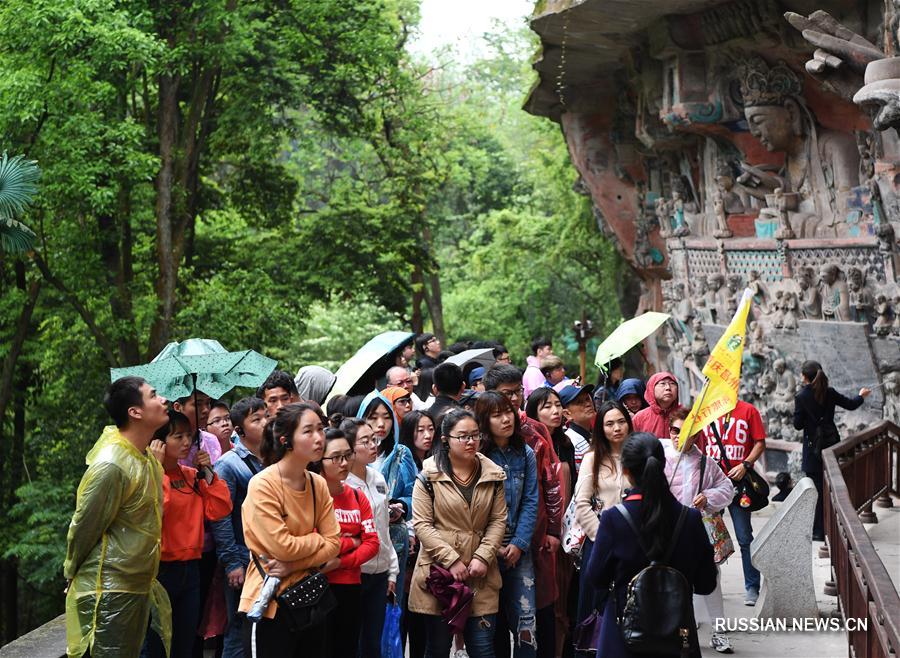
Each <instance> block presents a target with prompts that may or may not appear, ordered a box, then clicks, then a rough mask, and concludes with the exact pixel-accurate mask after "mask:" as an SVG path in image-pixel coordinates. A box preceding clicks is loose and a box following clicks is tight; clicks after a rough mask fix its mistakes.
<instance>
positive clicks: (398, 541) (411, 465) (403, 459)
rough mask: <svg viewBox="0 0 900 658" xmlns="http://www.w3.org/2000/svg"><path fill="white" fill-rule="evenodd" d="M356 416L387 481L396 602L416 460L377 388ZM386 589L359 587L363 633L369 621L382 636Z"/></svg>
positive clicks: (403, 571)
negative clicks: (368, 433)
mask: <svg viewBox="0 0 900 658" xmlns="http://www.w3.org/2000/svg"><path fill="white" fill-rule="evenodd" d="M356 417H357V418H360V419H362V420H365V421H366V423H367V424H368V425H369V427H371V428H372V431H373V432H374V433H375V434H374V437H373V438H374V440H375V441H376V442H377V443H378V458H377V459H376V460H375V463H374V464H372V466H373V467H374V468H376V469H378V470H380V471H381V474H382V475H383V476H384V479H385V481H386V482H387V496H388V500H389V509H390V514H391V525H390V534H391V543H392V544H393V545H394V550H395V551H396V552H397V560H398V562H399V563H400V573H399V574H398V576H397V585H396V589H395V591H393V592H391V594H393V595H394V600H395V601H397V602H398V603H399V602H400V601H402V600H403V585H404V578H405V576H406V562H407V558H408V557H409V530H408V528H407V525H406V521H407V520H408V519H410V518H411V515H412V492H413V485H414V484H415V483H416V475H418V473H419V469H418V468H416V461H415V459H414V458H413V454H412V452H410V450H409V448H407V447H406V446H405V445H403V444H402V443H400V423H399V421H398V420H397V416H396V415H395V414H394V410H393V406H392V405H391V403H390V402H389V401H388V399H387V398H386V397H384V396H383V395H382V394H381V393H379V392H378V391H372V392H371V393H369V394H368V395H367V396H366V397H365V398H364V399H363V401H362V404H361V405H360V407H359V411H358V412H357V414H356ZM387 594H388V593H387V592H383V591H373V590H372V588H368V589H367V588H366V586H365V581H363V591H362V599H363V602H362V616H363V631H362V632H363V635H364V636H365V629H366V628H367V627H369V626H370V625H371V628H372V630H373V631H375V630H376V629H377V633H378V636H379V637H380V636H381V629H382V626H383V625H384V603H385V596H386V595H387Z"/></svg>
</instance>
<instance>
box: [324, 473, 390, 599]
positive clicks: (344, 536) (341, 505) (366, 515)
mask: <svg viewBox="0 0 900 658" xmlns="http://www.w3.org/2000/svg"><path fill="white" fill-rule="evenodd" d="M332 500H333V501H334V516H335V518H336V519H337V522H338V525H340V526H341V550H340V553H338V558H340V561H341V566H340V567H339V568H337V569H335V570H334V571H329V572H328V573H327V574H325V575H326V576H327V577H328V582H329V583H334V584H335V585H358V584H359V583H360V582H361V578H360V570H359V568H360V567H361V566H362V565H363V564H364V563H365V562H368V561H369V560H371V559H372V558H373V557H375V555H376V554H377V553H378V532H377V531H376V530H375V520H374V519H373V518H372V506H371V505H370V504H369V499H368V498H366V496H365V494H363V493H360V492H359V491H357V490H356V489H354V488H353V487H348V486H347V485H346V484H345V485H343V487H342V489H341V492H340V493H339V494H337V495H335V496H332ZM354 537H355V538H356V539H359V540H360V541H361V542H362V543H361V544H360V545H359V546H355V547H354V545H353V538H354Z"/></svg>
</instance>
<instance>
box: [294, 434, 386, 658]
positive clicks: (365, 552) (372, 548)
mask: <svg viewBox="0 0 900 658" xmlns="http://www.w3.org/2000/svg"><path fill="white" fill-rule="evenodd" d="M353 442H354V440H353V439H348V438H347V437H346V435H345V434H344V433H343V432H342V431H341V430H339V429H335V428H332V427H329V428H328V429H327V430H325V449H324V451H323V453H322V460H321V461H319V462H316V463H313V464H310V465H309V470H310V471H312V472H313V473H318V474H319V475H321V476H322V477H324V478H325V482H326V484H328V493H330V494H331V500H332V502H333V504H334V516H335V518H336V519H337V522H338V525H339V526H340V528H341V549H340V552H339V553H338V555H337V557H333V558H331V559H330V560H328V562H326V563H325V564H324V565H323V566H322V567H321V568H320V569H319V571H321V572H322V573H324V574H325V575H326V577H327V578H328V584H329V586H330V588H331V591H332V592H333V593H334V596H335V598H336V599H337V608H335V610H334V611H333V612H332V613H331V614H330V615H329V616H328V635H327V653H326V655H327V656H334V657H335V658H337V657H341V658H342V657H343V656H352V655H353V654H354V653H356V651H357V650H358V648H359V629H360V613H361V601H362V599H361V585H360V583H361V582H362V581H361V578H360V573H361V572H360V567H361V566H362V565H363V564H365V563H366V562H368V561H369V560H370V559H372V558H373V557H375V554H376V553H378V533H377V532H376V531H375V523H374V521H373V519H372V507H371V505H370V504H369V500H368V499H367V498H366V497H365V495H363V494H362V493H360V492H359V491H358V490H356V489H354V488H352V487H349V486H347V485H346V484H344V480H346V479H347V476H348V475H349V473H350V465H351V464H352V463H353V462H354V461H355V457H356V453H355V452H354V450H353Z"/></svg>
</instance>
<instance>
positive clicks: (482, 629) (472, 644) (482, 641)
mask: <svg viewBox="0 0 900 658" xmlns="http://www.w3.org/2000/svg"><path fill="white" fill-rule="evenodd" d="M423 617H424V618H425V632H426V637H427V640H426V643H425V658H448V656H449V655H450V645H451V643H452V642H453V636H452V635H451V634H450V627H449V626H448V625H447V622H446V621H444V618H443V617H442V616H440V615H423ZM495 617H496V615H482V616H479V617H469V618H468V619H467V620H466V627H465V629H464V630H463V636H464V637H465V640H466V652H467V653H468V654H469V658H494V619H495Z"/></svg>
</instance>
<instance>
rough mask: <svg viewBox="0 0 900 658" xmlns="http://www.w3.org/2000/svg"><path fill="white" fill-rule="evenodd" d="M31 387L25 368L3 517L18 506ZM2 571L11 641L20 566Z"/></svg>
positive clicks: (7, 564) (11, 562) (7, 563)
mask: <svg viewBox="0 0 900 658" xmlns="http://www.w3.org/2000/svg"><path fill="white" fill-rule="evenodd" d="M30 383H31V366H30V365H22V366H21V367H20V368H19V373H18V377H16V391H15V394H14V395H13V437H12V438H13V440H12V451H11V453H10V457H9V467H10V468H9V480H8V481H7V482H6V491H5V492H4V494H3V495H4V498H5V502H4V508H5V510H4V513H5V512H6V511H8V510H9V508H10V507H11V506H12V503H13V502H15V492H16V489H18V488H19V486H20V485H21V484H22V460H23V459H24V458H25V394H26V391H27V389H28V386H29V385H30ZM2 565H3V566H2V568H3V599H2V601H3V609H4V613H3V627H4V631H5V634H6V637H7V638H8V640H12V639H15V638H16V637H18V636H19V619H18V611H19V605H18V599H19V564H18V561H17V560H16V559H15V558H11V559H8V560H4V561H3V563H2Z"/></svg>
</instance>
